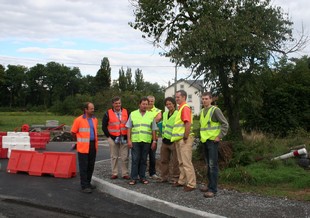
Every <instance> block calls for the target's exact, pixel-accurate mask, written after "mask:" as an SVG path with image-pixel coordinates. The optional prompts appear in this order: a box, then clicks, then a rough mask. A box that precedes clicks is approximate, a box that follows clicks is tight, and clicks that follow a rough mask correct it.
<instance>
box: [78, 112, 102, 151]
mask: <svg viewBox="0 0 310 218" xmlns="http://www.w3.org/2000/svg"><path fill="white" fill-rule="evenodd" d="M92 121H93V124H94V131H95V146H96V150H98V136H97V127H98V120H97V118H95V117H93V118H92ZM72 129H74V131H72V132H75V133H76V140H77V151H78V152H80V153H88V152H89V141H90V127H89V123H88V121H87V119H86V118H83V115H81V116H79V117H77V118H76V119H75V120H74V122H73V125H72Z"/></svg>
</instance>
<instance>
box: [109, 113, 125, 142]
mask: <svg viewBox="0 0 310 218" xmlns="http://www.w3.org/2000/svg"><path fill="white" fill-rule="evenodd" d="M108 116H109V122H108V131H109V133H110V134H111V135H112V136H116V137H117V136H120V135H127V128H126V122H127V120H128V113H127V110H126V109H125V108H122V117H121V120H119V118H118V117H117V115H116V114H115V112H114V111H113V110H112V109H109V110H108Z"/></svg>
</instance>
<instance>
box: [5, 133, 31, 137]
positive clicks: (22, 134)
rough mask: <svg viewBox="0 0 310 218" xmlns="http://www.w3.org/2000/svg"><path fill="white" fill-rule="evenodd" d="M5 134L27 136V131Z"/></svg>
mask: <svg viewBox="0 0 310 218" xmlns="http://www.w3.org/2000/svg"><path fill="white" fill-rule="evenodd" d="M7 136H29V132H7Z"/></svg>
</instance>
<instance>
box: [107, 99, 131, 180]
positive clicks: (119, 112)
mask: <svg viewBox="0 0 310 218" xmlns="http://www.w3.org/2000/svg"><path fill="white" fill-rule="evenodd" d="M127 120H128V111H127V110H126V109H125V108H122V103H121V98H120V97H118V96H116V97H114V98H112V108H111V109H109V110H108V111H107V112H106V113H105V114H104V116H103V119H102V131H103V132H104V135H105V136H106V137H107V138H108V143H109V146H110V155H111V167H112V175H111V179H117V178H118V159H119V157H120V159H121V170H122V171H121V172H122V178H123V179H129V175H128V146H127V128H126V126H125V125H126V122H127Z"/></svg>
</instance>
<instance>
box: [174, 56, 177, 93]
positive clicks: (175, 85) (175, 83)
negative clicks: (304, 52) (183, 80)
mask: <svg viewBox="0 0 310 218" xmlns="http://www.w3.org/2000/svg"><path fill="white" fill-rule="evenodd" d="M177 76H178V62H177V63H176V64H175V68H174V96H175V95H176V93H177V81H178V80H177Z"/></svg>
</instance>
